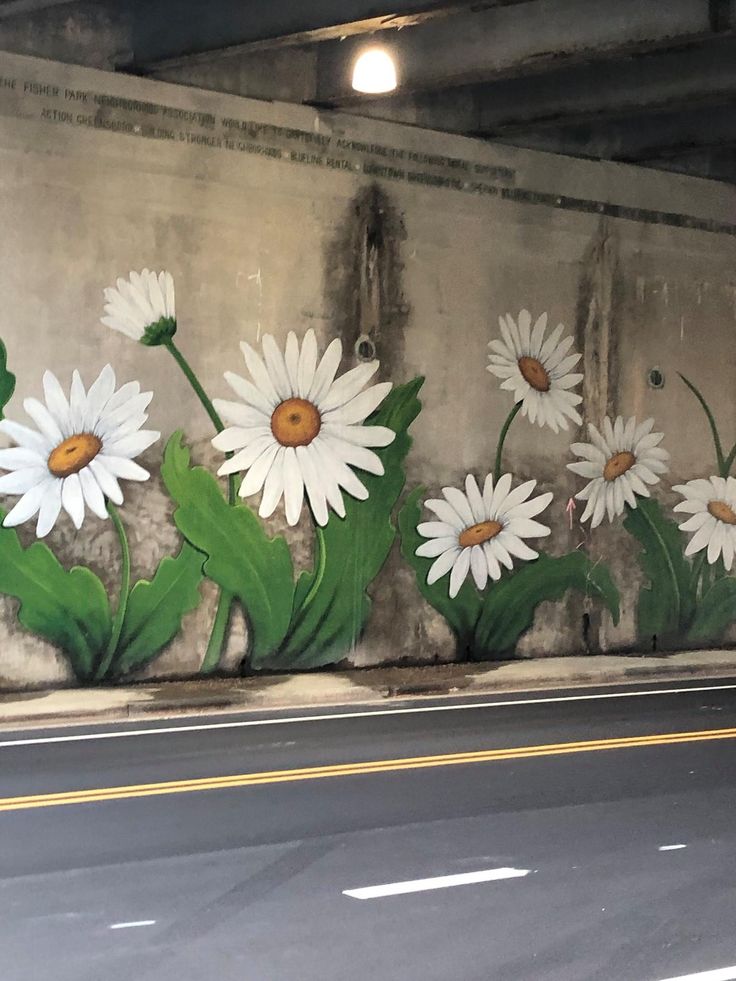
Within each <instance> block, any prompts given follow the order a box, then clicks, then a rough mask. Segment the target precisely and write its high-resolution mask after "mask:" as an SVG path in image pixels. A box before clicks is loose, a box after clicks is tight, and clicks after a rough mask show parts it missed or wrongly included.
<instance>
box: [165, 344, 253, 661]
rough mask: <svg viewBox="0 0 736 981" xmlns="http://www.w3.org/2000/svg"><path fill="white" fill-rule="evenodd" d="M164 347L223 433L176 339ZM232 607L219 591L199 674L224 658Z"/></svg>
mask: <svg viewBox="0 0 736 981" xmlns="http://www.w3.org/2000/svg"><path fill="white" fill-rule="evenodd" d="M164 347H166V349H167V350H168V351H169V353H170V354H171V356H172V357H173V359H174V361H176V363H177V364H178V365H179V367H180V368H181V370H182V373H183V374H184V377H185V378H186V379H187V381H188V382H189V384H190V385H191V386H192V388H193V389H194V392H195V394H196V396H197V398H198V399H199V401H200V402H201V403H202V406H203V408H204V411H205V412H206V413H207V415H208V416H209V417H210V419H211V421H212V424H213V426H214V427H215V429H216V430H217V432H218V433H220V432H222V430H223V429H224V428H225V427H224V425H223V422H222V419H221V418H220V414H219V413H218V411H217V409H216V408H215V407H214V405H213V404H212V400H211V399H210V397H209V395H208V394H207V392H205V390H204V388H203V387H202V384H201V382H200V380H199V378H197V376H196V375H195V373H194V371H193V369H192V366H191V365H190V364H189V362H188V361H187V359H186V358H185V357H184V355H183V354H182V353H181V351H180V350H179V348H178V347H177V346H176V344H175V343H174V340H173V338H170V339H169V340H168V341H166V343H165V344H164ZM225 455H226V456H227V457H228V458H229V457H231V456H232V453H226V454H225ZM236 499H237V477H236V475H235V474H230V475H229V476H228V479H227V500H228V504H230V505H233V504H235V501H236ZM232 605H233V594H232V593H229V592H227V590H224V589H221V590H220V598H219V600H218V602H217V612H216V613H215V619H214V621H213V623H212V630H211V632H210V639H209V641H208V642H207V650H206V651H205V654H204V658H203V660H202V664H201V667H200V672H201V673H202V674H210V673H211V672H212V671H214V670H215V668H216V667H217V665H218V664H219V663H220V659H221V657H222V652H223V649H224V646H225V634H226V632H227V626H228V624H229V622H230V609H231V607H232Z"/></svg>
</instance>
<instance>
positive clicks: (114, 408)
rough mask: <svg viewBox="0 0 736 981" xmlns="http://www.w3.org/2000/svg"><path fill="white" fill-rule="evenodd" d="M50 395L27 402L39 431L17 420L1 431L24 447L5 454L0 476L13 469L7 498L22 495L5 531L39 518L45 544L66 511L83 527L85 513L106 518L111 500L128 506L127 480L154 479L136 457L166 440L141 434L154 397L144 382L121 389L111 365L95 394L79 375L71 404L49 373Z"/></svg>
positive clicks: (4, 480) (1, 489)
mask: <svg viewBox="0 0 736 981" xmlns="http://www.w3.org/2000/svg"><path fill="white" fill-rule="evenodd" d="M43 390H44V398H45V402H46V404H45V405H44V404H43V402H40V401H39V400H38V399H33V398H28V399H25V401H24V402H23V408H24V409H25V410H26V412H27V413H28V415H29V416H30V417H31V419H32V420H33V422H34V423H35V424H36V426H37V427H38V428H37V429H31V428H29V427H27V426H22V425H20V424H19V423H17V422H12V421H11V420H10V419H3V420H2V422H0V432H3V433H5V434H6V435H7V436H10V437H11V439H13V440H14V441H15V443H16V444H17V445H16V446H13V447H10V448H9V449H0V470H7V471H9V472H8V473H6V474H3V476H2V477H0V494H18V495H21V497H20V500H19V501H18V502H17V503H16V504H15V506H14V507H13V508H12V510H11V511H10V512H9V513H8V515H7V516H6V518H5V520H4V521H3V525H4V526H5V527H6V528H12V527H14V526H15V525H19V524H22V523H23V522H24V521H28V520H29V519H30V518H33V517H34V516H35V515H36V514H38V521H37V523H36V535H37V536H38V537H39V538H43V537H44V536H45V535H47V534H48V533H49V532H50V531H51V529H52V528H53V527H54V525H55V524H56V520H57V518H58V517H59V514H60V512H61V509H62V508H63V509H64V510H65V511H66V513H67V514H68V515H69V517H70V518H71V519H72V521H73V522H74V526H75V527H76V528H81V527H82V522H83V521H84V515H85V507H88V508H89V509H90V511H92V513H93V514H96V515H97V517H98V518H106V517H107V509H106V505H105V498H109V500H110V501H112V502H113V504H122V503H123V492H122V490H121V489H120V485H119V484H118V480H119V479H120V478H123V479H125V480H147V479H148V477H149V476H150V474H149V473H148V471H147V470H144V469H143V467H140V466H139V465H138V464H137V463H134V462H133V457H136V456H138V454H139V453H142V452H143V451H144V450H145V449H147V448H148V447H149V446H151V444H152V443H155V442H156V440H157V439H158V438H159V436H160V435H161V434H160V433H157V432H154V431H153V430H149V429H141V426H142V425H143V423H144V422H145V421H146V419H147V418H148V416H147V415H146V409H147V407H148V404H149V402H150V401H151V398H152V397H153V393H152V392H141V387H140V385H139V384H138V382H128V383H127V384H125V385H123V386H122V387H121V388H119V389H117V391H116V390H115V372H114V371H113V370H112V368H111V367H110V365H109V364H108V365H105V367H104V368H103V369H102V371H101V372H100V375H99V377H98V378H97V380H96V381H95V382H93V384H92V385H91V387H90V389H89V391H88V392H85V390H84V385H83V384H82V379H81V378H80V376H79V372H78V371H75V372H74V374H73V375H72V383H71V390H70V393H69V398H67V396H66V395H65V394H64V391H63V389H62V387H61V385H60V384H59V381H58V379H57V378H56V376H55V375H53V374H52V373H51V372H50V371H47V372H46V373H45V374H44V376H43Z"/></svg>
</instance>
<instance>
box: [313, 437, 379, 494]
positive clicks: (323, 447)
mask: <svg viewBox="0 0 736 981" xmlns="http://www.w3.org/2000/svg"><path fill="white" fill-rule="evenodd" d="M310 445H311V446H313V447H314V449H315V452H316V453H317V455H318V457H319V459H320V460H321V461H322V466H323V467H324V468H325V471H326V472H327V474H328V475H329V476H330V477H331V478H332V479H333V480H334V481H335V483H337V484H338V486H340V487H343V488H344V489H345V490H346V491H347V492H348V494H351V495H352V496H353V497H355V498H357V500H359V501H364V500H366V498H367V497H368V491H367V489H366V488H365V487H364V485H363V484H362V483H361V482H360V480H358V478H357V477H356V476H355V474H354V473H353V471H352V470H351V469H350V468H349V467H348V466H346V464H344V463H343V462H342V460H340V459H339V457H337V456H336V455H335V454H334V453H333V452H332V450H331V449H330V444H329V442H328V441H327V440H325V439H324V438H323V437H322V436H318V437H317V438H316V439H315V440H313V441H312V443H311V444H310Z"/></svg>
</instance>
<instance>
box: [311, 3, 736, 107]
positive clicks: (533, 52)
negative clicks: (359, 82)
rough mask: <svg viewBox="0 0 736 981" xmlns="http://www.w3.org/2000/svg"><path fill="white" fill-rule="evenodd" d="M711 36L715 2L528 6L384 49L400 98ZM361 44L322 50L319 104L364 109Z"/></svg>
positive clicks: (424, 29) (428, 27)
mask: <svg viewBox="0 0 736 981" xmlns="http://www.w3.org/2000/svg"><path fill="white" fill-rule="evenodd" d="M735 6H736V0H729V13H731V12H732V11H733V8H734V7H735ZM729 23H732V21H731V20H729ZM722 26H723V25H721V27H722ZM713 33H714V31H713V18H712V8H711V2H710V0H668V2H667V3H651V2H649V3H642V2H641V0H617V2H616V3H615V4H612V3H611V2H610V0H530V2H528V3H525V4H521V5H517V6H511V7H493V8H490V9H480V10H477V11H476V12H473V13H466V14H458V15H456V16H455V17H452V18H449V19H446V20H444V21H440V22H436V23H431V22H430V23H428V24H425V25H423V26H420V27H415V28H412V29H411V30H407V31H401V32H400V33H396V34H395V35H392V36H391V37H390V38H385V39H382V41H383V42H384V43H386V44H387V46H390V47H391V49H392V50H393V52H394V54H395V57H396V59H397V63H398V66H399V72H400V87H401V91H402V93H404V94H409V93H413V92H422V91H431V90H436V89H439V88H448V87H452V86H458V85H466V84H469V83H476V82H480V81H488V80H492V79H499V78H508V77H512V76H518V75H521V74H533V73H540V72H546V71H550V70H553V69H556V68H559V67H560V66H561V65H565V64H566V65H569V64H579V63H585V62H587V61H593V60H598V59H603V58H611V57H617V56H620V55H621V54H624V53H631V52H636V51H641V50H652V49H657V48H672V47H676V46H678V45H683V44H690V43H693V42H695V41H698V40H702V39H704V38H707V37H711V36H712V35H713ZM360 43H361V42H360V41H357V42H356V41H353V40H351V39H348V40H346V41H344V42H342V43H336V42H332V43H328V44H325V45H323V46H322V48H321V49H320V59H319V72H320V73H319V78H318V85H317V101H318V102H320V103H321V104H324V105H333V106H337V105H341V106H352V105H353V104H354V103H356V102H357V101H359V97H357V96H356V93H355V92H353V91H352V89H351V87H350V71H351V66H352V62H353V60H354V58H355V56H356V54H357V52H358V51H359V46H360Z"/></svg>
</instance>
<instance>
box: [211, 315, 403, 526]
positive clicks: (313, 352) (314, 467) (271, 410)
mask: <svg viewBox="0 0 736 981" xmlns="http://www.w3.org/2000/svg"><path fill="white" fill-rule="evenodd" d="M240 347H241V350H242V352H243V357H244V358H245V363H246V366H247V368H248V371H249V372H250V376H251V379H252V381H247V380H246V379H245V378H242V377H241V376H240V375H236V374H234V373H233V372H231V371H227V372H225V380H226V381H227V383H228V384H229V385H230V387H231V388H232V390H233V391H234V392H235V394H236V395H238V396H239V398H240V399H242V402H226V401H223V400H221V399H215V400H214V405H215V408H216V409H217V411H218V412H219V413H220V415H221V416H222V417H223V419H225V420H226V421H227V422H229V423H232V425H231V426H230V427H229V428H227V429H224V430H223V431H222V432H221V433H218V435H217V436H216V437H215V438H214V439H213V440H212V443H213V445H214V446H215V447H216V448H217V449H218V450H222V451H223V452H225V453H232V452H234V456H233V457H231V459H229V460H226V461H225V463H223V465H222V466H221V467H220V469H219V471H218V473H219V474H220V475H221V476H224V475H225V474H231V473H236V472H238V471H241V470H242V471H245V477H244V479H243V482H242V484H241V485H240V496H241V497H250V496H251V495H253V494H258V493H259V492H260V491H261V490H262V491H263V496H262V497H261V504H260V508H259V510H258V513H259V514H260V516H261V517H262V518H268V517H269V516H270V515H272V514H273V512H274V511H275V509H276V506H277V505H278V503H279V501H280V500H281V498H282V496H283V498H284V503H285V507H286V520H287V521H288V523H289V524H290V525H295V524H296V523H297V521H298V520H299V515H300V514H301V510H302V505H303V502H304V493H305V491H306V494H307V497H308V498H309V503H310V505H311V508H312V512H313V514H314V517H315V520H316V521H317V523H318V524H319V525H326V524H327V518H328V507H330V508H332V510H333V511H334V512H335V513H336V514H338V515H339V516H340V517H341V518H344V517H345V504H344V502H343V499H342V492H341V488H342V489H344V490H346V491H347V492H348V493H349V494H352V496H353V497H355V498H357V499H358V500H360V501H363V500H365V499H366V498H367V497H368V491H367V490H366V488H365V486H364V485H363V484H362V483H361V482H360V480H359V479H358V477H356V475H355V474H354V473H353V469H352V468H354V467H357V468H358V469H360V470H365V471H366V472H367V473H372V474H377V475H379V476H380V475H382V474H383V464H382V463H381V460H380V459H379V457H378V456H377V455H376V454H375V453H374V452H373V451H372V450H371V449H369V447H378V446H388V444H389V443H391V442H392V441H393V440H394V437H395V435H396V434H395V433H394V431H393V430H392V429H388V428H387V427H385V426H364V425H362V423H363V421H364V420H365V418H366V417H367V416H368V415H370V413H371V412H373V410H374V409H375V408H376V407H377V406H378V405H380V403H381V402H382V401H383V400H384V399H385V398H386V396H387V395H388V393H389V391H390V390H391V383H390V382H382V383H381V384H379V385H371V386H370V387H369V388H366V389H365V391H361V389H363V388H364V386H365V385H366V383H367V382H368V381H369V380H370V379H371V378H372V377H373V375H374V374H375V373H376V371H377V370H378V361H370V362H367V363H365V364H360V365H358V367H357V368H353V369H352V370H351V371H348V372H346V373H345V374H344V375H341V376H340V377H339V378H335V375H336V374H337V369H338V366H339V364H340V360H341V358H342V343H341V342H340V341H339V340H337V339H335V340H333V341H332V343H331V344H330V345H329V346H328V348H327V350H326V351H325V353H324V355H323V356H322V358H321V360H320V361H319V363H317V355H318V352H317V340H316V337H315V334H314V331H313V330H311V329H310V330H308V331H307V332H306V334H305V335H304V339H303V341H302V343H301V347H300V345H299V341H298V340H297V338H296V335H295V334H294V333H293V332H290V333H289V335H288V337H287V339H286V349H285V352H284V354H282V353H281V350H280V349H279V347H278V345H277V343H276V341H275V340H274V339H273V337H271V335H270V334H265V335H264V337H263V359H262V358H261V357H260V356H259V355H258V354H257V353H256V352H255V351H254V350H253V348H252V347H251V346H250V345H249V344H246V343H245V342H243V343H242V344H241V345H240Z"/></svg>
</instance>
